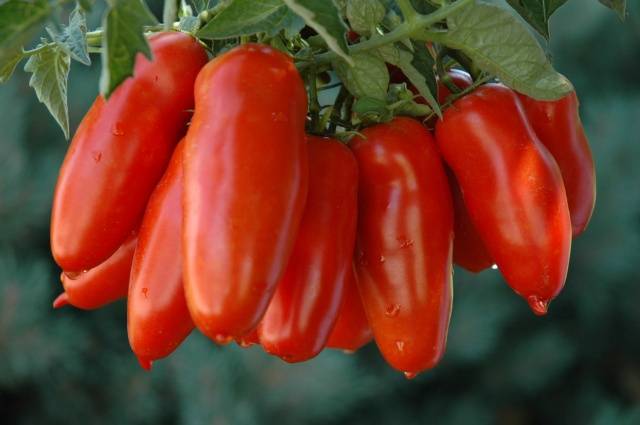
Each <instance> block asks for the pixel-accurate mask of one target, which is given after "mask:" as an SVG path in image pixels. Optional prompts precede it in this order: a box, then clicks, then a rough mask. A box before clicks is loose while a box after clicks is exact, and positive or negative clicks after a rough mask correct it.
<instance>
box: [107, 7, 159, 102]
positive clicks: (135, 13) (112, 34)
mask: <svg viewBox="0 0 640 425" xmlns="http://www.w3.org/2000/svg"><path fill="white" fill-rule="evenodd" d="M109 4H110V7H109V10H108V11H107V13H106V15H105V18H104V22H103V26H104V29H105V30H104V31H105V33H104V46H103V49H102V75H101V76H100V93H101V94H102V95H103V96H104V97H105V98H108V97H109V96H110V95H111V93H113V91H114V90H115V89H116V87H118V85H120V83H122V82H123V81H124V80H125V79H127V78H128V77H130V76H131V75H133V67H134V65H135V59H136V55H137V53H138V52H141V53H142V54H143V55H145V56H146V57H147V58H149V59H151V49H150V48H149V43H147V39H146V38H145V36H144V29H143V27H144V26H145V25H153V24H157V23H158V21H157V20H156V18H155V17H154V16H153V14H152V13H151V11H149V9H148V8H147V6H146V4H145V3H144V2H143V1H142V0H110V1H109Z"/></svg>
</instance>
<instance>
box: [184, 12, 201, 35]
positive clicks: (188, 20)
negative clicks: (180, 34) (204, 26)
mask: <svg viewBox="0 0 640 425" xmlns="http://www.w3.org/2000/svg"><path fill="white" fill-rule="evenodd" d="M179 27H180V31H186V32H188V33H191V34H193V33H195V32H196V31H198V28H200V19H198V17H197V16H183V17H182V18H180V24H179Z"/></svg>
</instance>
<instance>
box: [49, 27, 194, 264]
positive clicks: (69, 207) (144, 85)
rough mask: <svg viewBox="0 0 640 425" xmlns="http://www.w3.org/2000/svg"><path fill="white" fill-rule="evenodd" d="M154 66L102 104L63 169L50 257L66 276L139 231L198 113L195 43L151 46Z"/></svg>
mask: <svg viewBox="0 0 640 425" xmlns="http://www.w3.org/2000/svg"><path fill="white" fill-rule="evenodd" d="M150 44H151V50H152V52H153V61H151V62H150V61H148V60H147V59H146V58H145V57H143V56H142V55H139V56H138V58H137V60H136V65H135V70H134V77H133V78H130V79H128V80H127V81H125V82H124V83H123V84H122V85H121V86H119V87H118V88H117V89H116V90H115V92H114V93H113V94H112V95H111V97H110V98H109V100H105V99H103V98H102V97H98V98H97V99H96V101H95V103H94V104H93V106H92V107H91V109H90V110H89V112H88V113H87V115H86V116H85V117H84V119H83V120H82V123H81V124H80V126H79V127H78V130H77V132H76V134H75V136H74V138H73V141H72V143H71V146H70V147H69V150H68V152H67V156H66V158H65V160H64V163H63V164H62V168H61V169H60V175H59V177H58V183H57V185H56V191H55V196H54V200H53V211H52V217H51V250H52V252H53V256H54V259H55V260H56V262H57V263H58V264H59V265H60V267H62V269H63V270H66V271H69V272H80V271H84V270H88V269H91V268H93V267H95V266H97V265H98V264H100V263H101V262H103V261H104V260H106V259H107V258H109V257H110V256H111V254H113V253H114V252H115V250H116V249H117V248H118V247H119V246H120V245H122V243H123V242H124V240H125V239H126V238H127V237H128V236H129V235H130V234H131V232H132V231H133V230H134V229H136V228H137V227H138V225H139V224H140V220H141V218H142V215H143V213H144V208H145V206H146V204H147V200H148V199H149V196H150V195H151V192H152V191H153V189H154V187H155V185H156V183H157V182H158V180H159V179H160V177H162V173H163V171H164V169H165V167H166V166H167V163H168V161H169V158H170V157H171V152H172V151H173V148H174V147H175V145H176V143H178V140H180V137H181V135H182V134H183V133H184V131H185V125H186V124H187V121H188V120H189V116H190V112H189V110H191V109H193V82H194V81H195V78H196V75H197V73H198V71H199V70H200V68H201V67H202V66H203V65H204V64H205V63H206V62H207V54H206V52H205V51H204V49H203V48H202V47H201V46H200V44H198V42H197V41H196V40H195V39H194V38H193V37H191V36H189V35H187V34H184V33H178V32H172V33H161V34H158V35H156V36H154V37H152V38H151V40H150Z"/></svg>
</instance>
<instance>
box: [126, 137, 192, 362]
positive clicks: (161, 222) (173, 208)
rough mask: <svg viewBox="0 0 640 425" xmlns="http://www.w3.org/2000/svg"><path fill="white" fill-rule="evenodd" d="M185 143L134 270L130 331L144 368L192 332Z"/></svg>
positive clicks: (152, 209) (154, 199)
mask: <svg viewBox="0 0 640 425" xmlns="http://www.w3.org/2000/svg"><path fill="white" fill-rule="evenodd" d="M183 151H184V141H181V142H180V143H179V144H178V146H177V147H176V150H175V151H174V153H173V156H172V158H171V161H170V163H169V167H168V168H167V170H166V172H165V174H164V176H163V177H162V179H161V180H160V182H159V183H158V185H157V186H156V189H155V190H154V192H153V194H152V195H151V198H150V199H149V203H148V204H147V210H146V212H145V216H144V219H143V221H142V225H141V226H140V233H139V235H138V245H137V247H136V251H135V255H134V257H133V264H132V266H131V277H130V281H129V297H128V300H127V301H128V302H127V333H128V337H129V344H130V345H131V349H132V351H133V352H134V353H135V355H136V357H138V359H139V362H140V364H141V366H142V367H143V368H145V369H149V368H150V367H151V364H152V362H153V361H155V360H158V359H161V358H164V357H166V356H168V355H170V354H171V353H172V352H173V351H174V350H175V349H176V348H177V347H178V346H179V345H180V344H181V343H182V341H184V339H185V338H187V336H189V334H190V333H191V331H192V330H193V327H194V325H193V321H192V320H191V316H190V315H189V310H188V309H187V303H186V300H185V297H184V289H183V280H182V263H183V262H182V257H181V252H182V250H181V245H182V232H181V229H182V217H183V214H182V191H183V190H182V184H183V172H182V171H183V170H182V168H183V165H182V159H183Z"/></svg>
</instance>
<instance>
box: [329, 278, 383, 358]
mask: <svg viewBox="0 0 640 425" xmlns="http://www.w3.org/2000/svg"><path fill="white" fill-rule="evenodd" d="M371 339H373V332H372V331H371V326H369V321H368V320H367V316H366V314H365V312H364V307H363V306H362V300H361V299H360V293H359V292H358V285H357V283H356V275H355V272H354V270H353V268H352V270H350V271H349V273H348V274H347V280H346V282H345V284H344V296H343V297H342V306H341V307H340V310H339V312H338V320H336V324H335V326H334V327H333V330H332V331H331V335H330V336H329V340H328V341H327V347H329V348H336V349H339V350H345V351H350V352H353V351H356V350H358V349H359V348H360V347H362V346H363V345H365V344H367V343H368V342H369V341H371Z"/></svg>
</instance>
